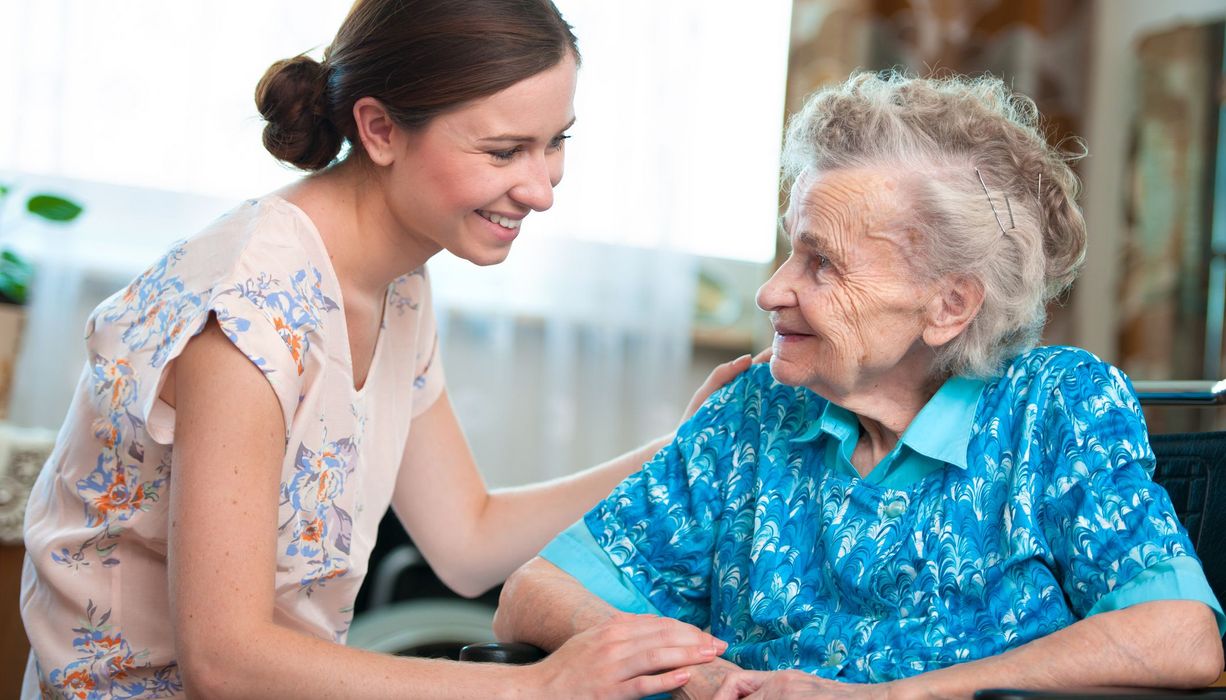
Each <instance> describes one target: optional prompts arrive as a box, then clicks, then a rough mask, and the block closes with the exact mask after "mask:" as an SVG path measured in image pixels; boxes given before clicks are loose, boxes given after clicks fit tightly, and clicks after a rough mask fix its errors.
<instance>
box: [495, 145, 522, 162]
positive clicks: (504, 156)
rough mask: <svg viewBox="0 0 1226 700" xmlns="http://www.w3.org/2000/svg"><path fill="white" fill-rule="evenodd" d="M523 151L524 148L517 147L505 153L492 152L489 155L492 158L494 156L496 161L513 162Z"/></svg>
mask: <svg viewBox="0 0 1226 700" xmlns="http://www.w3.org/2000/svg"><path fill="white" fill-rule="evenodd" d="M522 150H524V147H523V146H516V147H515V148H508V149H507V150H505V151H490V152H489V153H490V155H491V156H494V159H495V160H511V159H512V158H514V157H515V156H516V154H518V153H519V152H520V151H522Z"/></svg>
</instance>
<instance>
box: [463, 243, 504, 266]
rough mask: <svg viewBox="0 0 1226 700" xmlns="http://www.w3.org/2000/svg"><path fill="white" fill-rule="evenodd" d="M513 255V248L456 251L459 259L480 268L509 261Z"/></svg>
mask: <svg viewBox="0 0 1226 700" xmlns="http://www.w3.org/2000/svg"><path fill="white" fill-rule="evenodd" d="M510 254H511V246H506V247H505V248H483V249H481V250H465V251H456V252H455V256H456V257H457V258H463V259H464V260H467V261H468V262H470V263H472V264H474V265H477V266H479V267H489V266H490V265H497V264H498V263H500V262H502V261H504V260H506V259H507V256H508V255H510Z"/></svg>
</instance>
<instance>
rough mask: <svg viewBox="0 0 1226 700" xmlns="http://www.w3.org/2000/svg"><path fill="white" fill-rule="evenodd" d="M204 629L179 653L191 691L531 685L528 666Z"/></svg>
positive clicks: (489, 690) (390, 694)
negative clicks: (401, 654)
mask: <svg viewBox="0 0 1226 700" xmlns="http://www.w3.org/2000/svg"><path fill="white" fill-rule="evenodd" d="M203 634H204V633H203V632H202V633H201V635H203ZM207 634H208V635H209V636H208V637H204V636H199V637H197V639H198V640H201V641H198V642H197V643H196V644H194V645H191V644H188V645H181V646H188V647H192V648H193V649H194V651H193V652H191V653H185V652H186V651H187V650H186V649H180V659H179V661H180V667H181V670H182V674H183V679H184V683H185V690H186V691H187V693H188V695H190V696H191V697H201V698H249V697H260V698H316V697H318V698H325V697H357V696H361V697H365V698H405V697H414V698H437V699H439V700H445V699H448V698H457V699H458V698H473V697H483V698H486V697H487V698H514V697H519V696H517V695H516V693H520V694H522V697H531V695H532V692H531V689H532V688H533V687H534V685H533V683H534V679H532V678H529V676H530V675H531V674H530V672H529V671H528V668H529V667H513V666H504V665H500V664H461V663H458V662H453V661H443V660H436V659H417V658H406V657H397V656H390V655H385V654H377V653H374V652H369V651H363V650H360V649H353V648H350V647H345V646H342V645H339V644H334V643H332V642H329V641H325V640H322V639H318V638H315V637H310V636H307V635H304V634H301V633H298V632H295V631H293V630H290V629H287V628H284V627H281V626H279V625H276V624H273V623H271V622H261V623H256V624H252V625H249V626H246V627H244V628H243V629H241V630H240V629H234V630H232V633H230V634H222V633H219V632H218V631H217V629H216V628H215V627H214V629H212V630H211V631H210V632H208V633H207Z"/></svg>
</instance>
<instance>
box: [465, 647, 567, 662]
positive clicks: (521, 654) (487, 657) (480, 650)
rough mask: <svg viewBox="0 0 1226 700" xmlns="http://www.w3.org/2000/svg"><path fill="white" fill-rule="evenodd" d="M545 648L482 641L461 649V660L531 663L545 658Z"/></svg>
mask: <svg viewBox="0 0 1226 700" xmlns="http://www.w3.org/2000/svg"><path fill="white" fill-rule="evenodd" d="M546 656H547V654H546V653H545V650H544V649H541V648H540V647H534V646H532V645H531V644H521V643H519V642H482V643H480V644H469V645H468V646H466V647H464V648H463V649H461V650H460V661H476V662H478V663H494V664H515V665H523V664H531V663H536V662H537V661H540V660H541V659H543V658H545V657H546Z"/></svg>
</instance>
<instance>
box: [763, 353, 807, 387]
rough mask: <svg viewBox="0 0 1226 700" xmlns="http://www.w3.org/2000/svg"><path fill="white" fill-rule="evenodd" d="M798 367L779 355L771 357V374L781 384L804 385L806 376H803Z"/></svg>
mask: <svg viewBox="0 0 1226 700" xmlns="http://www.w3.org/2000/svg"><path fill="white" fill-rule="evenodd" d="M797 370H798V368H797V367H796V366H795V365H793V364H792V363H790V362H788V361H787V360H783V359H780V358H778V357H772V358H771V376H772V377H774V378H775V381H777V382H779V383H780V384H786V385H788V386H802V385H804V384H805V379H806V377H803V376H801V374H802V373H801V372H799V371H797Z"/></svg>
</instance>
